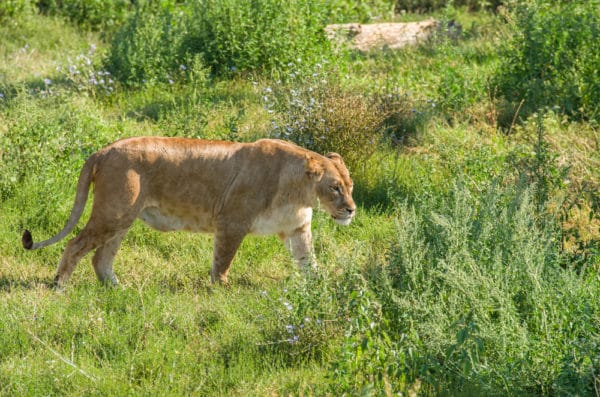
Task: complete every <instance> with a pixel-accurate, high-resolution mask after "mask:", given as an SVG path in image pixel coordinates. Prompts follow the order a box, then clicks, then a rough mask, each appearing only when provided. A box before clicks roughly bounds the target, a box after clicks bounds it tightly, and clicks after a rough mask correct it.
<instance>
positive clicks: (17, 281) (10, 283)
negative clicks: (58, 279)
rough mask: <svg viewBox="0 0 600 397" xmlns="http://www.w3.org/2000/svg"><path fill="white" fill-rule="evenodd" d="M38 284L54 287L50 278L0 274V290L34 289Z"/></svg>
mask: <svg viewBox="0 0 600 397" xmlns="http://www.w3.org/2000/svg"><path fill="white" fill-rule="evenodd" d="M40 286H43V287H45V288H47V289H52V288H54V282H53V280H51V279H46V278H41V277H34V278H29V279H22V278H16V277H12V276H0V292H11V291H13V290H15V289H36V288H38V287H40Z"/></svg>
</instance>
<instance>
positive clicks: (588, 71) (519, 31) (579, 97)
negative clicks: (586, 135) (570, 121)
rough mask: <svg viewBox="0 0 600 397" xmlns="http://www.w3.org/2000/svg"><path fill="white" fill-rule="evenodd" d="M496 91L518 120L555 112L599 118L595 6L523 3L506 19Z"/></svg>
mask: <svg viewBox="0 0 600 397" xmlns="http://www.w3.org/2000/svg"><path fill="white" fill-rule="evenodd" d="M508 18H509V21H508V23H509V24H510V25H511V28H512V29H513V34H512V38H511V39H510V41H509V42H508V44H507V45H506V46H505V47H504V49H503V51H502V53H501V59H502V64H501V66H500V68H499V72H498V76H497V85H498V88H499V93H500V94H502V95H503V96H504V99H505V100H506V101H508V102H509V103H510V105H511V107H510V108H511V109H512V111H514V112H519V116H521V117H527V116H528V115H530V114H531V113H533V112H535V111H537V110H538V109H540V108H557V109H558V110H559V111H560V112H563V113H565V114H567V115H570V116H573V117H575V118H585V119H593V120H598V115H599V114H600V78H599V74H598V73H599V70H600V2H599V1H597V0H592V1H586V2H571V1H565V2H553V1H543V0H536V1H525V2H519V3H518V4H517V5H516V6H514V10H513V12H512V13H511V14H510V15H509V16H508Z"/></svg>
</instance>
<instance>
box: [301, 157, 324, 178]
mask: <svg viewBox="0 0 600 397" xmlns="http://www.w3.org/2000/svg"><path fill="white" fill-rule="evenodd" d="M304 167H305V172H306V175H308V176H309V177H310V178H315V179H316V180H321V177H322V176H323V173H324V172H325V170H324V169H323V165H322V164H321V162H320V161H319V159H317V158H316V157H315V156H311V155H309V154H306V156H305V158H304Z"/></svg>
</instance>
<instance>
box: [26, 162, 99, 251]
mask: <svg viewBox="0 0 600 397" xmlns="http://www.w3.org/2000/svg"><path fill="white" fill-rule="evenodd" d="M95 160H96V155H92V156H91V157H90V158H89V159H88V160H87V161H86V162H85V164H84V166H83V168H82V170H81V173H80V174H79V181H78V182H77V194H76V195H75V204H74V205H73V209H71V215H69V220H68V221H67V224H66V225H65V227H64V228H63V229H62V230H61V231H60V232H59V233H58V234H57V235H55V236H54V237H52V238H50V239H48V240H44V241H40V242H39V243H34V242H33V237H32V236H31V232H30V231H29V230H25V231H24V232H23V237H22V238H21V241H22V243H23V247H24V248H25V249H27V250H35V249H38V248H43V247H47V246H48V245H52V244H54V243H56V242H58V241H60V240H62V239H63V238H65V237H66V236H67V235H68V234H69V233H71V231H72V230H73V229H74V228H75V226H76V225H77V222H79V218H81V214H83V210H84V209H85V203H86V202H87V198H88V193H89V190H90V184H91V183H92V176H93V173H94V165H95V162H96V161H95Z"/></svg>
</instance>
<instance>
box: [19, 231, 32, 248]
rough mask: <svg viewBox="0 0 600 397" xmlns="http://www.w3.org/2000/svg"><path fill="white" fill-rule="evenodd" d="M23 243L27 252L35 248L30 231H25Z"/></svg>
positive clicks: (22, 238)
mask: <svg viewBox="0 0 600 397" xmlns="http://www.w3.org/2000/svg"><path fill="white" fill-rule="evenodd" d="M21 242H22V243H23V248H25V249H26V250H30V249H31V247H33V237H31V232H30V231H29V230H25V231H24V232H23V237H21Z"/></svg>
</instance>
